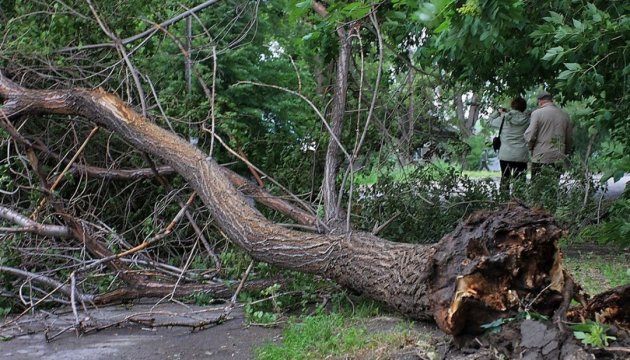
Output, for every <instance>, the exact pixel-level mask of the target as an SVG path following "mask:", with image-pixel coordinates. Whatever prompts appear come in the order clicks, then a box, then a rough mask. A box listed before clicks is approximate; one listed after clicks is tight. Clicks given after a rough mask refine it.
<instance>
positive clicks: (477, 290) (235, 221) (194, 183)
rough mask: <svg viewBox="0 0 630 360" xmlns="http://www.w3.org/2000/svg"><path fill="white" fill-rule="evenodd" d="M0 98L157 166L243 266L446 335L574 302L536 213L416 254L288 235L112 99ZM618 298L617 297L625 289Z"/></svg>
mask: <svg viewBox="0 0 630 360" xmlns="http://www.w3.org/2000/svg"><path fill="white" fill-rule="evenodd" d="M0 99H1V100H2V107H1V108H0V119H2V120H3V121H2V122H3V123H4V124H5V125H6V124H8V122H9V121H10V120H11V119H12V118H16V117H19V116H24V115H33V114H41V115H44V114H65V115H79V116H82V117H84V118H86V119H89V120H91V121H93V122H94V123H96V124H97V125H99V126H103V127H106V128H107V129H109V130H111V131H112V132H114V133H115V134H117V135H118V136H120V137H121V138H122V139H124V140H125V141H127V142H128V143H129V144H130V145H131V146H133V147H135V148H137V149H139V150H141V151H143V152H146V153H148V154H151V155H153V156H155V157H157V158H159V159H161V160H162V161H163V162H164V163H165V164H166V165H169V166H170V167H172V168H173V169H174V170H175V171H176V172H177V173H179V174H180V175H181V176H182V177H183V178H184V179H186V181H187V182H188V183H189V185H190V186H191V187H192V188H193V189H194V190H195V192H196V193H197V194H198V196H199V197H200V198H201V199H202V200H203V202H204V203H205V205H206V206H207V207H208V209H209V211H210V214H211V216H212V218H213V220H214V223H215V224H216V226H217V227H218V228H219V229H220V230H221V231H222V232H224V233H225V234H226V235H227V237H228V238H229V239H230V240H231V241H232V242H234V243H235V244H236V245H238V246H240V247H241V248H242V249H244V250H245V251H246V252H247V253H248V254H249V255H250V256H251V257H252V258H253V259H255V260H258V261H263V262H267V263H269V264H273V265H276V266H279V267H281V268H284V269H290V270H296V271H301V272H307V273H312V274H318V275H321V276H324V277H326V278H330V279H332V280H334V281H336V282H337V283H339V284H340V285H342V286H344V287H347V288H350V289H353V290H355V291H358V292H361V293H363V294H364V295H365V296H368V297H370V298H373V299H375V300H378V301H381V302H383V303H385V304H387V305H389V306H391V307H393V308H395V309H397V310H398V311H400V312H401V313H403V314H406V315H408V316H411V317H413V318H417V319H424V320H427V319H434V320H435V321H436V322H437V324H438V325H439V327H440V328H441V329H442V330H444V331H445V332H447V333H450V334H460V333H462V332H468V331H472V332H474V331H479V329H480V325H482V324H485V323H488V322H490V321H492V320H493V319H496V318H499V317H507V316H510V315H511V314H513V313H514V312H517V311H519V309H523V308H526V309H529V310H534V311H537V312H540V313H543V314H549V315H551V314H553V313H554V312H555V311H556V310H557V309H560V310H561V311H562V313H556V317H557V320H558V321H560V322H561V321H562V320H563V319H564V315H563V313H564V311H565V310H566V307H567V306H568V304H569V301H570V300H571V299H572V298H573V297H574V294H575V291H574V286H573V281H572V280H571V277H570V276H569V275H568V274H567V273H566V272H565V271H564V270H563V267H562V257H561V254H560V252H559V250H558V247H557V240H558V239H559V238H560V237H561V236H562V234H563V230H562V229H561V228H560V227H559V226H558V225H557V224H556V223H555V222H554V219H553V218H552V217H551V216H550V215H549V214H547V213H545V212H544V211H541V210H535V209H529V208H526V207H524V206H522V205H518V204H511V205H509V206H508V207H507V208H506V209H503V210H501V211H497V212H480V213H477V214H475V215H473V216H471V217H470V218H469V219H467V220H466V221H464V222H463V223H461V224H460V225H459V226H458V227H457V228H456V229H455V230H454V231H453V232H452V233H451V234H449V235H447V236H445V237H444V238H443V239H441V240H440V241H439V242H437V243H436V244H433V245H424V246H423V245H410V244H402V243H393V242H390V241H387V240H384V239H381V238H378V237H376V236H374V235H372V234H370V233H365V232H359V231H353V232H348V233H342V234H321V233H315V232H301V231H295V230H291V229H287V228H285V227H282V226H279V225H277V224H274V223H272V222H270V221H269V220H267V219H266V218H265V217H264V216H263V215H262V214H261V213H260V212H259V211H257V210H256V209H255V208H253V207H251V206H249V205H248V203H247V201H246V200H245V198H244V196H243V195H242V194H241V193H240V192H239V191H237V189H236V188H235V187H234V186H233V184H232V183H231V182H230V180H229V179H228V178H227V176H226V174H225V173H224V171H223V170H222V168H221V167H220V165H218V164H217V163H216V161H215V160H214V159H212V158H207V156H206V155H205V154H204V153H202V152H201V151H200V150H199V149H198V148H196V147H195V146H193V145H191V144H189V143H188V142H187V141H185V140H183V139H181V138H180V137H178V136H177V135H176V134H173V133H171V132H169V131H166V130H164V129H162V128H160V127H159V126H157V125H155V124H153V123H151V122H149V121H148V120H147V119H145V118H143V117H142V116H140V115H139V114H138V113H137V112H135V111H134V110H133V109H132V108H131V107H129V106H128V105H127V104H126V103H124V102H123V101H122V100H121V99H120V98H118V97H117V96H116V95H113V94H111V93H108V92H106V91H104V90H102V89H95V90H89V89H70V90H31V89H27V88H25V87H22V86H20V85H18V84H16V83H14V82H13V81H11V80H9V79H8V78H6V77H5V76H3V75H2V74H0ZM7 126H8V125H7ZM64 219H65V218H64ZM302 222H303V223H310V222H311V220H310V219H308V218H305V219H304V220H303V221H302ZM69 226H70V228H71V229H72V231H74V232H78V231H79V228H77V226H75V225H69ZM410 235H411V234H410ZM77 236H81V235H80V234H79V235H77ZM98 255H99V256H100V257H106V256H108V253H106V252H103V253H99V254H98ZM114 258H116V259H117V257H115V256H114ZM117 270H118V271H124V269H122V268H121V267H120V266H119V267H117ZM620 291H621V296H622V297H623V296H625V297H626V298H627V294H628V288H627V287H626V288H625V289H621V290H620ZM138 293H140V294H141V293H142V290H141V291H139V292H138ZM588 306H589V304H585V307H584V309H589V307H588ZM605 306H606V305H605V304H603V305H602V304H600V305H598V306H597V307H595V308H597V309H601V308H602V307H605ZM612 306H614V307H615V309H607V311H608V312H609V313H610V314H615V315H614V316H612V315H611V316H609V317H608V318H607V320H609V321H613V322H614V321H621V322H622V323H623V322H624V321H625V323H626V324H627V323H628V316H629V314H628V309H627V305H624V304H623V302H622V303H621V306H620V305H619V304H618V303H617V304H616V305H615V304H612ZM591 315H592V314H589V313H588V312H586V313H584V314H582V316H591Z"/></svg>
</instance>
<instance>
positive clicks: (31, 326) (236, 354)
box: [0, 303, 282, 360]
mask: <svg viewBox="0 0 630 360" xmlns="http://www.w3.org/2000/svg"><path fill="white" fill-rule="evenodd" d="M222 311H223V307H200V306H189V305H186V306H184V305H179V304H173V303H169V304H162V305H159V306H156V307H154V306H153V305H134V306H133V307H132V308H125V307H122V306H117V307H107V308H103V309H99V310H91V311H90V312H89V315H90V319H89V320H87V321H85V323H86V324H90V325H91V326H103V325H107V324H111V323H113V322H115V321H117V320H122V319H124V318H125V317H129V316H133V318H134V319H136V320H142V321H149V320H150V321H152V324H153V325H154V326H146V325H141V324H138V323H129V322H125V325H121V326H113V327H110V328H108V329H104V330H101V331H98V332H95V333H91V334H87V335H83V336H80V337H77V335H76V334H75V333H74V332H73V331H67V332H65V333H63V334H62V335H59V336H57V337H54V336H55V335H56V334H57V333H59V332H60V331H62V330H63V329H66V328H68V327H70V326H71V325H72V324H73V322H74V316H73V315H72V312H71V311H65V312H62V313H60V312H56V313H54V314H53V313H44V312H41V311H38V312H37V313H36V314H34V315H29V316H26V317H23V318H21V319H20V320H19V321H18V322H17V323H16V324H12V325H9V326H3V327H2V328H0V339H5V341H0V359H7V360H30V359H38V360H85V359H90V360H109V359H129V360H149V359H151V360H154V359H173V360H174V359H214V360H221V359H237V360H238V359H243V360H244V359H251V358H252V353H251V351H252V348H253V347H254V346H256V345H259V344H262V343H263V342H265V341H280V340H281V338H280V334H281V331H282V330H281V329H279V328H263V327H259V326H248V325H247V324H246V323H245V321H244V318H243V312H242V311H241V309H240V308H236V309H234V310H233V311H232V313H231V316H230V320H228V321H226V322H224V323H222V324H220V325H216V326H212V327H209V328H206V329H201V330H196V331H191V327H190V325H192V324H196V323H199V322H203V321H206V320H212V319H215V318H216V317H217V316H218V315H219V314H220V313H221V312H222ZM6 321H7V319H5V322H3V323H6ZM145 324H146V323H145ZM169 324H170V325H171V326H169ZM172 325H176V326H172ZM46 336H48V337H49V338H50V337H54V339H53V340H52V341H47V340H46ZM7 339H10V340H7Z"/></svg>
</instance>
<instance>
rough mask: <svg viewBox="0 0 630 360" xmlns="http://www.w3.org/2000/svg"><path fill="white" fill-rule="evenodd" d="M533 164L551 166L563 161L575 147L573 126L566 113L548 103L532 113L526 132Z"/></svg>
mask: <svg viewBox="0 0 630 360" xmlns="http://www.w3.org/2000/svg"><path fill="white" fill-rule="evenodd" d="M525 140H526V141H527V143H528V147H529V150H530V151H531V152H532V162H534V163H542V164H551V163H557V162H560V161H563V160H564V159H565V157H566V155H568V154H569V153H570V152H571V150H572V147H573V125H572V124H571V120H570V119H569V114H567V113H566V111H564V110H562V109H560V108H558V107H557V106H556V105H555V104H554V103H547V104H544V105H542V106H541V107H540V108H538V109H536V110H534V112H533V113H532V121H531V123H530V124H529V127H528V128H527V130H526V131H525Z"/></svg>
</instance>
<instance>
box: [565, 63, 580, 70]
mask: <svg viewBox="0 0 630 360" xmlns="http://www.w3.org/2000/svg"><path fill="white" fill-rule="evenodd" d="M564 66H565V67H566V68H567V69H569V70H571V71H579V70H582V66H581V65H580V64H578V63H564Z"/></svg>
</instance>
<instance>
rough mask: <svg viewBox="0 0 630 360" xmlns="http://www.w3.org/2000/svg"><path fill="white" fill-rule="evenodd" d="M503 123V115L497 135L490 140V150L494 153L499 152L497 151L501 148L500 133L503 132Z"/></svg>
mask: <svg viewBox="0 0 630 360" xmlns="http://www.w3.org/2000/svg"><path fill="white" fill-rule="evenodd" d="M503 123H505V115H503V119H502V120H501V127H499V135H498V136H495V137H493V138H492V150H494V152H499V149H500V148H501V132H502V131H503Z"/></svg>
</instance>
